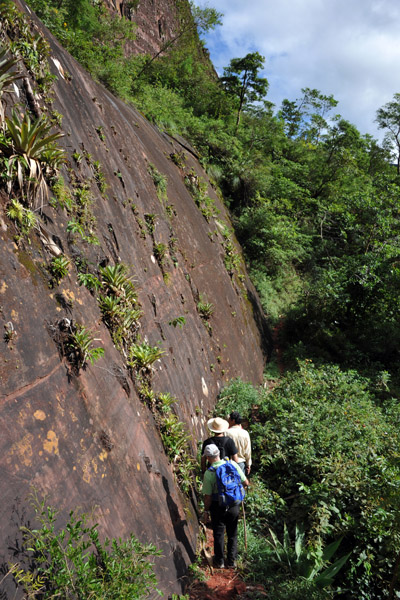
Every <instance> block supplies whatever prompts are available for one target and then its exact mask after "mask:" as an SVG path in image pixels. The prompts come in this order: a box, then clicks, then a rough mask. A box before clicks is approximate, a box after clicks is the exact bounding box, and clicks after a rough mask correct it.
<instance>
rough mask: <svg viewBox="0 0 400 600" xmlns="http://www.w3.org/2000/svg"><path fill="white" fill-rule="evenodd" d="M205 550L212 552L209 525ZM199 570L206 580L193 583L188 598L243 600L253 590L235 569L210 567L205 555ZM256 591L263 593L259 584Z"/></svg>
mask: <svg viewBox="0 0 400 600" xmlns="http://www.w3.org/2000/svg"><path fill="white" fill-rule="evenodd" d="M206 535H207V539H206V552H207V554H209V555H210V556H212V554H213V534H212V530H211V528H210V526H207V528H206ZM200 568H201V570H202V571H203V572H204V574H205V576H206V577H207V580H206V581H204V582H195V583H193V584H192V585H191V586H190V588H189V590H188V593H189V598H190V600H241V599H242V600H245V598H248V596H247V594H246V592H247V591H255V587H254V586H248V585H247V584H246V583H245V582H244V581H243V580H242V578H241V576H240V573H239V572H238V571H237V570H235V569H215V568H213V569H212V570H211V569H210V566H209V564H208V562H207V559H206V558H205V556H202V563H201V567H200ZM257 592H258V593H259V594H261V595H262V596H264V595H265V597H267V594H265V592H264V590H263V589H262V587H261V586H257Z"/></svg>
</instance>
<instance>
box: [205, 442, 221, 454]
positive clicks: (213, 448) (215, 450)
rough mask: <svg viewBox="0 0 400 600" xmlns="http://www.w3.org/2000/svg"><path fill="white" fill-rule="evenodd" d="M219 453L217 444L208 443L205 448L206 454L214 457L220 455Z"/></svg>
mask: <svg viewBox="0 0 400 600" xmlns="http://www.w3.org/2000/svg"><path fill="white" fill-rule="evenodd" d="M218 454H219V448H218V446H216V445H215V444H208V446H206V447H205V448H204V456H210V457H214V456H218Z"/></svg>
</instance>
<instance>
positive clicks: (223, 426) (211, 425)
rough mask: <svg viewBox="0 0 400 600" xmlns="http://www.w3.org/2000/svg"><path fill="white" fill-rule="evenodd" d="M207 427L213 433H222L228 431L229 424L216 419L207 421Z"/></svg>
mask: <svg viewBox="0 0 400 600" xmlns="http://www.w3.org/2000/svg"><path fill="white" fill-rule="evenodd" d="M207 427H208V429H209V430H210V431H212V432H213V433H223V432H224V431H227V430H228V429H229V423H228V421H225V419H221V418H220V417H216V418H215V419H209V420H208V421H207Z"/></svg>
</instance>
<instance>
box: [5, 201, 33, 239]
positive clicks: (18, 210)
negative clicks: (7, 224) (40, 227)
mask: <svg viewBox="0 0 400 600" xmlns="http://www.w3.org/2000/svg"><path fill="white" fill-rule="evenodd" d="M6 213H7V217H8V218H9V219H11V220H12V221H14V222H15V223H16V225H17V226H18V228H19V229H20V231H21V234H22V235H28V234H29V233H30V231H31V230H32V229H33V228H34V227H35V226H36V225H37V216H36V215H35V213H34V212H33V211H32V210H30V209H29V208H25V207H24V206H23V205H22V204H21V202H19V201H18V200H16V199H15V198H14V199H13V200H11V202H10V204H9V205H8V208H7V211H6Z"/></svg>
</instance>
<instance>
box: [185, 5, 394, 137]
mask: <svg viewBox="0 0 400 600" xmlns="http://www.w3.org/2000/svg"><path fill="white" fill-rule="evenodd" d="M195 4H197V5H198V6H201V7H204V6H212V7H214V8H216V9H217V10H218V11H219V12H221V13H223V15H224V16H223V18H222V20H223V25H222V26H219V27H217V28H216V29H215V30H214V31H213V32H210V33H208V34H207V35H206V36H205V41H206V46H207V48H208V49H209V50H210V54H211V60H212V62H213V64H214V66H215V68H216V70H217V72H218V73H219V74H220V75H222V72H223V68H224V67H225V66H227V65H228V64H229V61H230V60H231V58H236V57H243V56H245V55H246V54H247V53H249V52H254V51H256V50H257V51H258V52H260V54H262V55H263V56H265V70H264V72H263V73H262V76H264V77H266V78H267V79H268V81H269V91H268V95H267V99H268V100H270V101H271V102H273V103H274V104H275V105H276V106H277V108H279V106H280V104H281V102H282V100H283V99H284V98H288V99H289V100H295V99H296V98H299V97H300V96H301V88H304V87H310V88H317V89H318V90H320V91H321V92H322V93H323V94H326V95H330V94H333V96H334V97H335V99H336V100H338V101H339V104H338V106H337V108H336V112H337V113H340V114H341V115H342V117H343V118H345V119H347V120H348V121H350V122H351V123H354V124H355V125H356V126H357V128H358V129H359V130H360V132H361V133H370V134H372V135H373V136H374V137H378V138H381V137H382V133H381V132H379V131H378V129H377V126H376V123H374V120H375V117H376V111H377V109H378V108H380V107H381V106H383V105H384V104H385V103H386V102H389V101H390V100H392V98H393V95H394V94H395V93H397V92H400V1H399V0H247V2H243V0H211V1H210V2H205V0H195Z"/></svg>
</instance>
